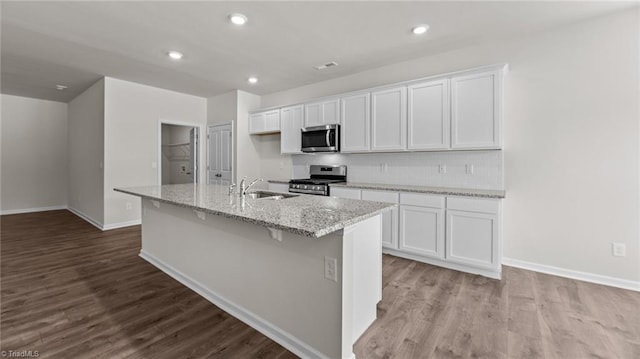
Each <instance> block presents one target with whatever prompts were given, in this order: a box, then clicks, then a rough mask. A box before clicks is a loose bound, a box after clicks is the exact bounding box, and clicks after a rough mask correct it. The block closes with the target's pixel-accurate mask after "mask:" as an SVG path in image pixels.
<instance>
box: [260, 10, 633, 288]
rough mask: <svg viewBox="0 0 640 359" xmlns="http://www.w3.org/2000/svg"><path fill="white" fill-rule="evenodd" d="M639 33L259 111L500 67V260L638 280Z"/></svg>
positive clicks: (570, 30) (492, 56)
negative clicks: (503, 71) (615, 248)
mask: <svg viewBox="0 0 640 359" xmlns="http://www.w3.org/2000/svg"><path fill="white" fill-rule="evenodd" d="M638 23H639V15H638V10H637V8H636V9H632V10H626V11H623V12H618V13H615V14H611V15H607V16H603V17H599V18H595V19H591V20H588V21H584V22H579V23H575V24H571V25H567V26H564V27H561V28H556V29H552V30H549V31H545V32H543V33H537V34H529V35H528V36H527V37H520V38H517V39H512V40H509V41H503V42H500V43H489V44H483V45H479V46H474V47H468V48H465V49H461V50H457V51H452V52H448V53H443V54H439V55H434V56H430V57H425V58H421V59H417V60H412V61H407V62H403V63H398V64H395V65H391V66H386V67H382V68H378V69H374V70H370V71H366V72H362V73H358V74H355V75H352V76H347V77H343V78H339V79H334V80H329V81H326V82H322V83H318V84H313V85H309V86H304V87H300V88H296V89H292V90H288V91H284V92H280V93H275V94H271V95H267V96H263V97H262V98H261V102H262V107H270V106H280V105H287V104H293V103H297V102H301V101H304V100H307V99H311V98H317V97H322V96H326V95H332V94H337V93H341V92H346V91H350V90H356V89H362V88H367V87H371V86H377V85H383V84H387V83H393V82H398V81H403V80H409V79H412V78H419V77H424V76H429V75H435V74H439V73H446V72H451V71H456V70H462V69H468V68H473V67H478V66H482V65H489V64H493V63H502V62H508V63H509V65H510V72H509V74H508V75H507V76H506V90H505V93H506V96H505V131H504V136H505V146H504V156H505V189H506V190H507V198H506V199H505V200H504V220H505V225H504V241H505V243H504V256H505V257H507V258H512V259H517V260H520V261H526V262H532V263H537V264H543V265H548V266H555V267H559V268H564V269H570V270H576V271H581V272H587V273H593V274H598V275H603V276H609V277H614V278H618V279H623V280H632V281H639V280H640V245H639V241H640V240H639V238H640V230H639V222H640V221H639V218H640V212H639V198H640V192H639V190H640V188H639V182H640V181H639V172H640V169H639V162H640V158H639V143H640V141H639V124H638V118H639V110H638V99H639V95H640V94H639V89H638V83H639V74H638V63H639V41H640V39H639V33H640V31H638V30H639V27H638ZM265 156H267V157H268V156H269V154H265ZM262 171H263V172H266V171H267V170H266V169H263V170H262ZM611 242H622V243H625V244H626V246H627V256H626V257H624V258H620V257H613V256H612V255H611Z"/></svg>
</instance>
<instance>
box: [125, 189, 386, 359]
mask: <svg viewBox="0 0 640 359" xmlns="http://www.w3.org/2000/svg"><path fill="white" fill-rule="evenodd" d="M115 190H116V191H119V192H123V193H127V194H131V195H134V196H139V197H141V198H142V249H141V251H140V256H141V257H142V258H144V259H145V260H147V261H148V262H149V263H151V264H153V265H154V266H156V267H157V268H159V269H160V270H162V271H164V272H165V273H167V274H168V275H170V276H172V277H173V278H174V279H176V280H178V281H179V282H181V283H182V284H184V285H185V286H187V287H189V288H191V289H192V290H194V291H196V292H197V293H198V294H200V295H202V296H203V297H205V298H206V299H208V300H209V301H211V302H212V303H214V304H215V305H217V306H218V307H220V308H221V309H223V310H225V311H226V312H228V313H230V314H231V315H233V316H235V317H236V318H238V319H240V320H242V321H243V322H245V323H247V324H248V325H250V326H251V327H253V328H255V329H256V330H258V331H260V332H262V333H263V334H265V335H266V336H268V337H269V338H271V339H273V340H274V341H276V342H278V343H279V344H281V345H283V346H284V347H285V348H287V349H289V350H290V351H292V352H293V353H294V354H296V355H298V356H300V357H303V358H355V355H354V354H353V343H354V342H355V341H356V340H357V339H358V338H359V337H360V335H362V333H363V332H364V331H365V330H366V329H367V328H368V327H369V325H370V324H371V323H372V322H373V321H374V320H375V319H376V304H377V303H378V302H379V301H380V299H381V298H382V268H381V267H382V262H381V256H382V252H381V242H380V241H381V233H380V229H381V220H380V215H381V214H382V213H383V212H385V211H387V210H390V209H392V208H393V207H394V205H390V204H387V203H379V202H369V201H358V200H350V199H339V198H332V197H324V196H309V195H297V196H292V195H291V194H282V195H280V196H277V197H276V196H273V195H272V194H270V193H268V192H263V193H262V194H261V195H258V197H260V196H262V197H265V198H251V197H246V198H245V199H244V200H243V199H242V198H241V197H240V196H238V195H237V194H234V195H231V196H230V195H229V194H228V189H227V187H223V186H217V185H193V184H184V185H168V186H148V187H136V188H124V189H115ZM283 195H284V196H283ZM288 196H292V197H288ZM211 339H212V340H215V338H211Z"/></svg>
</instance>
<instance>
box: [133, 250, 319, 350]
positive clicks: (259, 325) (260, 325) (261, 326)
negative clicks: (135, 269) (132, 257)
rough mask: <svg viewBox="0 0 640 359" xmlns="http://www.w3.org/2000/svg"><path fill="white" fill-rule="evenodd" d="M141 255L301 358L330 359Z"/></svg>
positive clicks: (147, 254)
mask: <svg viewBox="0 0 640 359" xmlns="http://www.w3.org/2000/svg"><path fill="white" fill-rule="evenodd" d="M140 257H141V258H142V259H144V260H146V261H147V262H149V263H151V264H152V265H153V266H155V267H156V268H158V269H160V270H161V271H163V272H164V273H166V274H167V275H169V276H170V277H172V278H173V279H175V280H177V281H178V282H180V283H182V285H184V286H185V287H187V288H189V289H191V290H193V291H194V292H196V293H198V294H199V295H200V296H202V297H204V298H205V299H206V300H208V301H209V302H211V303H213V304H215V305H216V306H218V307H219V308H220V309H222V310H224V311H225V312H227V313H229V314H231V315H232V316H234V317H235V318H237V319H238V320H240V321H242V322H244V323H245V324H247V325H248V326H250V327H252V328H253V329H255V330H257V331H259V332H260V333H262V334H264V335H265V336H267V337H268V338H270V339H272V340H273V341H275V342H276V343H278V344H280V345H282V346H283V347H285V348H286V349H287V350H289V351H291V352H292V353H294V354H295V355H297V356H299V357H301V358H310V359H315V358H317V359H328V357H327V356H326V355H324V354H322V353H320V352H318V351H317V350H315V349H314V348H312V347H310V346H309V345H307V344H306V343H304V342H302V341H300V340H299V339H298V338H296V337H295V336H293V335H291V334H289V333H288V332H286V331H284V330H282V329H280V328H278V327H276V326H274V325H273V324H271V323H269V322H267V321H265V320H264V319H262V318H260V317H259V316H257V315H255V314H254V313H252V312H250V311H249V310H247V309H245V308H243V307H241V306H239V305H237V304H234V303H232V302H231V301H229V300H227V299H226V298H224V297H222V296H221V295H219V294H217V293H216V292H214V291H212V290H211V289H208V288H206V287H205V286H204V285H202V284H200V283H198V282H197V281H195V280H193V279H191V278H189V277H188V276H187V275H185V274H183V273H181V272H180V271H179V270H177V269H175V268H173V267H172V266H170V265H168V264H166V263H164V262H163V261H161V260H160V259H158V258H156V257H154V256H153V255H151V254H149V253H147V252H145V251H144V250H141V251H140Z"/></svg>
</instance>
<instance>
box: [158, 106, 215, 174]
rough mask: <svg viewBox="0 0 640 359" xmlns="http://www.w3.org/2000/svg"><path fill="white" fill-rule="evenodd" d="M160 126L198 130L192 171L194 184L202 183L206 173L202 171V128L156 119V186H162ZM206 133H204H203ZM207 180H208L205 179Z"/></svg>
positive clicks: (190, 124)
mask: <svg viewBox="0 0 640 359" xmlns="http://www.w3.org/2000/svg"><path fill="white" fill-rule="evenodd" d="M162 125H176V126H185V127H195V128H197V129H198V144H197V152H198V158H197V159H196V161H194V163H195V164H196V170H195V171H194V172H195V173H194V178H195V181H194V182H195V183H202V178H205V176H204V175H205V174H206V172H205V171H203V170H202V168H203V167H202V157H203V155H204V153H203V146H202V133H203V129H204V126H203V125H201V124H199V123H195V122H187V121H180V120H172V119H166V118H160V119H158V147H157V149H158V162H156V163H157V165H156V167H157V168H158V173H157V176H158V186H162ZM205 133H206V132H205ZM207 180H208V179H207Z"/></svg>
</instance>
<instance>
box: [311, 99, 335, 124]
mask: <svg viewBox="0 0 640 359" xmlns="http://www.w3.org/2000/svg"><path fill="white" fill-rule="evenodd" d="M339 123H340V102H339V100H337V99H335V100H329V101H322V102H314V103H309V104H305V105H304V127H311V126H322V125H332V124H339Z"/></svg>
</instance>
